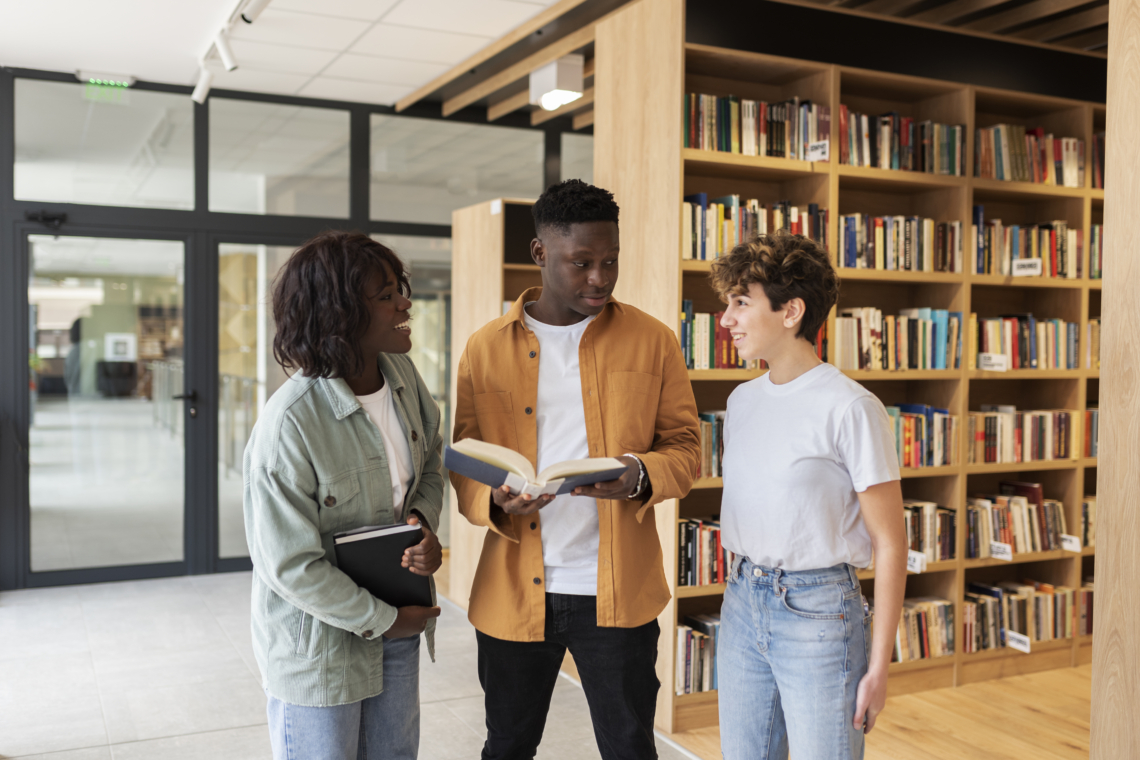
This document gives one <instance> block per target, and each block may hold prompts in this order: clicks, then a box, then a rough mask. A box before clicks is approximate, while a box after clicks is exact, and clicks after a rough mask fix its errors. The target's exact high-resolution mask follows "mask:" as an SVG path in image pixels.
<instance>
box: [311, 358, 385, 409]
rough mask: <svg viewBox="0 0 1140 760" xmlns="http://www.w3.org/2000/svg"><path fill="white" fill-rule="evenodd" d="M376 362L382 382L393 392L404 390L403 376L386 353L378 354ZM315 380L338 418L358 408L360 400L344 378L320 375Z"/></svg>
mask: <svg viewBox="0 0 1140 760" xmlns="http://www.w3.org/2000/svg"><path fill="white" fill-rule="evenodd" d="M376 363H377V364H379V365H380V371H381V372H382V373H384V382H386V383H389V384H390V385H391V386H392V392H393V393H396V394H399V393H400V392H401V391H402V390H404V378H403V376H402V375H401V374H400V371H399V370H398V369H396V367H395V365H394V364H392V361H391V360H390V359H389V358H388V355H387V354H380V356H379V357H377V359H376ZM317 382H318V383H320V384H321V387H322V388H324V391H325V395H326V396H328V399H329V404H330V405H331V406H332V408H333V413H334V414H336V418H337V419H338V420H343V419H344V418H345V417H347V416H348V415H350V414H352V413H353V412H355V411H356V410H357V409H359V408H360V400H359V399H357V398H356V394H355V393H353V392H352V388H349V387H348V383H347V382H345V380H344V378H342V377H321V378H318V379H317Z"/></svg>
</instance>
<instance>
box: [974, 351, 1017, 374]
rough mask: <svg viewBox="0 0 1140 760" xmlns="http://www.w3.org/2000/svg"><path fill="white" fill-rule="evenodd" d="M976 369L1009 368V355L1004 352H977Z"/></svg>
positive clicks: (1004, 369)
mask: <svg viewBox="0 0 1140 760" xmlns="http://www.w3.org/2000/svg"><path fill="white" fill-rule="evenodd" d="M978 369H984V370H986V371H987V372H1005V371H1007V370H1008V369H1009V357H1008V356H1006V355H1005V354H978Z"/></svg>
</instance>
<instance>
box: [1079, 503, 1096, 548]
mask: <svg viewBox="0 0 1140 760" xmlns="http://www.w3.org/2000/svg"><path fill="white" fill-rule="evenodd" d="M1081 546H1083V547H1086V548H1089V549H1095V548H1096V494H1092V495H1091V496H1089V495H1087V496H1085V498H1083V499H1081Z"/></svg>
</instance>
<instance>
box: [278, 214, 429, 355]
mask: <svg viewBox="0 0 1140 760" xmlns="http://www.w3.org/2000/svg"><path fill="white" fill-rule="evenodd" d="M373 272H380V273H382V274H383V275H384V276H385V277H386V278H390V277H394V278H395V280H396V281H395V283H394V284H395V285H396V287H397V288H398V289H399V291H400V293H402V294H403V295H404V296H411V294H412V288H411V284H410V283H409V282H408V270H407V269H405V268H404V264H403V262H402V261H400V259H399V257H398V256H396V254H395V253H394V252H393V251H392V250H391V249H390V248H388V247H387V246H385V245H383V244H381V243H378V242H376V241H375V240H373V239H372V238H370V237H368V236H367V235H362V234H360V233H359V232H338V231H335V230H333V231H328V232H322V233H321V234H320V235H317V236H316V237H315V238H313V239H312V240H309V241H308V242H306V243H305V244H304V245H302V246H301V247H300V248H298V249H297V250H296V251H294V252H293V255H292V256H290V257H289V260H288V261H286V262H285V266H283V267H282V268H281V271H280V272H278V274H277V281H276V283H275V284H274V286H273V320H274V322H275V323H276V327H277V334H276V336H274V338H273V358H274V359H276V360H277V363H278V364H280V365H281V367H282V368H283V369H285V371H286V372H288V371H290V370H292V369H298V370H300V372H301V374H302V375H304V376H305V377H352V376H354V375H359V374H360V373H361V372H363V371H364V366H365V365H364V361H365V359H364V357H363V356H362V355H361V353H360V345H359V343H358V340H359V339H360V336H361V335H362V334H363V333H364V331H365V330H367V329H368V325H369V323H370V322H371V315H370V314H369V311H368V305H367V302H366V299H365V295H364V284H365V282H366V281H367V279H368V278H369V277H370V276H371V275H372V273H373ZM388 281H389V283H391V279H389V280H388Z"/></svg>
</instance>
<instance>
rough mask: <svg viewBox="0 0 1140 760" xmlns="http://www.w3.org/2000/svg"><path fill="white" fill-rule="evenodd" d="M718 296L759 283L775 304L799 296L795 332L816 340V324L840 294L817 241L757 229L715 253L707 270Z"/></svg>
mask: <svg viewBox="0 0 1140 760" xmlns="http://www.w3.org/2000/svg"><path fill="white" fill-rule="evenodd" d="M709 279H710V280H711V281H712V287H713V290H715V291H716V293H717V295H719V296H720V297H721V298H722V299H725V300H727V299H728V298H729V297H730V296H732V295H742V294H745V293H747V292H748V287H749V286H750V285H752V284H753V283H757V284H759V285H760V286H761V287H762V288H763V289H764V295H766V296H768V303H769V304H771V306H772V309H773V310H776V309H779V308H780V307H782V306H783V305H784V304H786V303H787V302H788V301H791V300H792V299H793V298H802V299H803V302H804V316H803V319H802V320H800V329H799V331H798V332H796V337H797V338H806V339H807V340H808V341H809V342H811V343H815V338H816V335H817V334H818V333H819V328H820V327H821V326H822V325H823V323H824V322H826V321H827V315H828V313H830V312H831V307H832V306H834V305H835V303H836V301H838V300H839V276H838V275H836V273H835V268H834V267H833V266H832V265H831V256H829V255H828V253H827V251H826V250H825V249H824V248H823V246H821V245H820V244H819V243H817V242H815V241H814V240H811V239H810V238H806V237H804V236H803V235H790V234H788V233H787V232H777V233H776V234H769V235H759V236H757V237H754V238H752V239H751V240H749V241H747V242H744V243H740V244H739V245H737V246H736V247H735V248H733V249H732V252H731V253H729V254H728V255H727V256H725V257H724V258H720V259H716V260H715V261H713V264H712V274H711V275H709Z"/></svg>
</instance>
